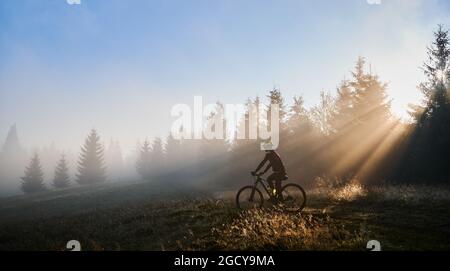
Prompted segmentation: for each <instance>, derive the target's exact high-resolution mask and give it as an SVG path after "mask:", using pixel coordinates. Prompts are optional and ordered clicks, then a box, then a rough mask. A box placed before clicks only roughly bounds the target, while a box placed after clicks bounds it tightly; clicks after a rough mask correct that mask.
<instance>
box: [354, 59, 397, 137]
mask: <svg viewBox="0 0 450 271" xmlns="http://www.w3.org/2000/svg"><path fill="white" fill-rule="evenodd" d="M365 63H366V61H365V59H364V58H363V57H359V59H358V61H357V62H356V67H355V71H354V72H353V80H352V81H350V82H349V86H350V87H352V88H353V95H354V97H353V102H352V110H351V114H352V115H353V116H354V120H355V121H356V123H359V124H363V125H366V127H365V128H364V129H369V128H368V127H367V126H378V125H379V124H380V123H385V122H386V120H389V119H390V118H391V113H390V102H389V101H386V99H387V94H386V89H387V84H386V83H382V82H381V81H380V80H379V78H378V76H377V75H373V74H372V73H371V72H369V73H366V72H365V70H364V69H365Z"/></svg>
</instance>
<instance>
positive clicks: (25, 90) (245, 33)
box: [0, 0, 450, 151]
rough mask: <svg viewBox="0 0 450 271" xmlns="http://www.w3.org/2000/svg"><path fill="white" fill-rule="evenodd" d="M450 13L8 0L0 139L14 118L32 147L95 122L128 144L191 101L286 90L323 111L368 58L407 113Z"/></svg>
mask: <svg viewBox="0 0 450 271" xmlns="http://www.w3.org/2000/svg"><path fill="white" fill-rule="evenodd" d="M449 15H450V4H449V2H448V1H445V0H383V1H382V3H381V5H369V4H368V3H367V1H366V0H345V1H331V0H327V1H326V0H319V1H312V0H311V1H301V0H296V1H287V0H281V1H275V0H273V1H267V0H239V1H238V0H189V1H188V0H179V1H171V0H166V1H148V0H129V1H123V0H81V4H80V5H69V4H67V3H66V0H2V1H0V25H1V30H0V59H1V61H0V138H4V136H5V135H6V133H7V130H8V127H9V126H10V125H11V124H12V123H17V126H18V129H19V133H20V134H21V139H22V141H23V143H24V145H26V146H28V147H35V146H42V145H46V144H47V145H48V144H50V143H51V142H52V141H54V142H55V143H56V145H57V146H59V147H61V148H68V147H69V146H74V145H76V146H77V147H78V145H79V143H81V142H82V140H83V138H84V136H85V134H86V133H87V131H88V130H89V129H90V128H93V127H95V128H97V129H98V130H99V131H100V134H101V135H103V137H104V139H105V141H108V140H109V139H110V138H114V139H117V140H120V141H121V142H122V145H123V146H124V148H125V149H126V150H125V151H127V150H129V149H130V148H132V146H134V142H135V141H136V140H137V139H144V138H145V137H149V138H152V137H154V136H163V135H166V134H167V132H168V130H169V128H170V125H171V122H172V120H173V118H171V117H170V108H171V107H172V105H174V104H176V103H187V104H192V103H193V96H194V95H202V96H204V99H205V100H206V101H207V102H214V101H216V100H221V101H222V102H225V103H238V102H242V101H244V100H245V99H246V98H247V97H254V96H255V95H260V96H263V95H265V93H266V91H267V90H269V89H271V88H273V87H274V86H275V87H279V88H280V89H281V90H282V91H283V93H284V94H285V96H286V99H287V100H288V101H289V99H290V98H291V97H292V96H293V95H300V94H301V95H303V96H304V98H305V100H306V104H307V106H312V105H314V104H315V103H316V102H317V101H318V97H319V92H320V91H322V90H326V91H330V92H333V91H334V90H335V87H336V86H337V85H338V83H339V82H340V81H341V80H342V79H343V78H344V77H345V76H346V77H349V71H350V70H351V69H352V67H353V65H354V62H355V60H356V58H357V57H358V56H359V55H362V56H365V57H366V58H367V60H368V61H369V62H370V63H371V66H372V70H373V71H375V72H377V73H378V74H379V75H380V77H381V79H382V80H384V81H387V82H389V83H390V87H389V91H388V93H389V95H390V98H391V99H393V101H392V103H393V110H394V112H395V113H396V114H398V115H400V116H404V114H405V113H404V112H405V110H406V105H407V104H408V103H410V102H417V101H418V100H419V99H420V95H419V93H418V91H417V90H416V88H415V86H416V85H417V84H418V83H419V82H420V80H422V79H423V77H422V75H421V72H420V70H419V66H420V65H421V63H422V61H423V60H425V56H426V54H425V53H426V52H425V47H426V46H427V45H428V44H429V42H430V41H431V39H432V31H433V30H434V29H435V28H436V25H437V24H438V23H442V24H444V25H445V26H446V27H448V28H450V18H449V17H450V16H449Z"/></svg>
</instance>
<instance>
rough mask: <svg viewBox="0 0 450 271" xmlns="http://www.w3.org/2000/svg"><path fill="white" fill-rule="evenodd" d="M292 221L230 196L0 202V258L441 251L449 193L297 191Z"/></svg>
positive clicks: (108, 189) (124, 192)
mask: <svg viewBox="0 0 450 271" xmlns="http://www.w3.org/2000/svg"><path fill="white" fill-rule="evenodd" d="M307 192H308V195H309V200H308V204H307V206H308V207H307V208H306V209H305V211H304V212H303V213H302V214H286V213H283V212H281V211H280V210H278V209H277V208H276V207H274V208H268V209H264V210H253V211H249V212H239V211H238V210H236V208H235V206H234V201H233V196H234V192H233V191H230V192H220V193H217V191H216V193H206V192H202V191H198V190H194V189H192V188H187V187H180V186H179V185H161V184H154V183H153V184H152V183H133V184H127V185H124V184H105V185H97V186H90V187H83V188H73V189H68V190H65V191H58V192H46V193H42V194H39V195H34V196H21V197H14V198H8V199H2V200H1V201H0V250H63V249H64V248H65V244H66V242H67V241H68V240H72V239H76V240H79V241H80V242H81V245H82V249H84V250H177V249H183V250H209V249H219V250H241V249H244V250H252V249H264V250H274V249H275V250H279V249H282V250H310V249H312V250H364V249H365V245H366V243H367V241H368V240H371V239H376V240H379V241H380V242H381V244H382V248H383V249H385V250H430V249H431V250H441V249H450V238H449V237H450V212H449V210H450V190H449V189H448V188H442V187H439V188H438V187H409V186H408V187H381V188H370V189H365V188H362V187H360V186H356V185H353V186H347V187H342V188H337V189H331V188H329V189H315V190H310V191H307Z"/></svg>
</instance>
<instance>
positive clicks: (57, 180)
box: [53, 155, 70, 189]
mask: <svg viewBox="0 0 450 271" xmlns="http://www.w3.org/2000/svg"><path fill="white" fill-rule="evenodd" d="M69 186H70V178H69V168H68V167H67V161H66V157H65V155H62V156H61V159H60V160H59V162H58V165H57V166H56V169H55V177H54V178H53V187H55V188H57V189H59V188H66V187H69Z"/></svg>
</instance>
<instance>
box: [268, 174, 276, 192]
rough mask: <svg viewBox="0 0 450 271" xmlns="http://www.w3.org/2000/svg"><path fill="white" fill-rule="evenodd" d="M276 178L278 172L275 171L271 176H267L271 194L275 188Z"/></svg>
mask: <svg viewBox="0 0 450 271" xmlns="http://www.w3.org/2000/svg"><path fill="white" fill-rule="evenodd" d="M274 180H276V174H275V173H272V174H270V175H269V177H267V182H268V183H269V186H270V194H271V195H272V193H273V189H274V185H273V182H274Z"/></svg>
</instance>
